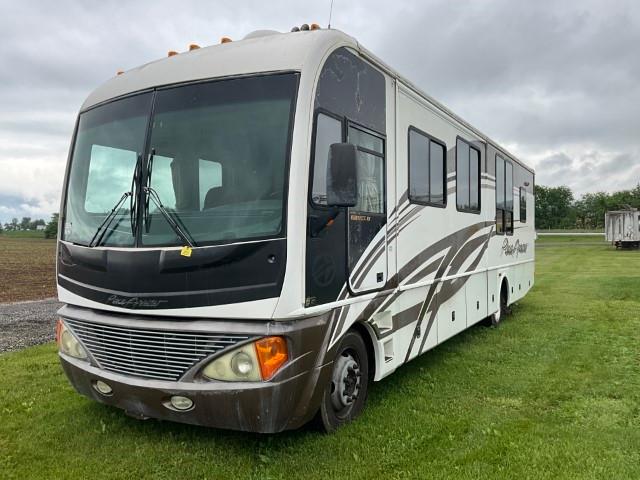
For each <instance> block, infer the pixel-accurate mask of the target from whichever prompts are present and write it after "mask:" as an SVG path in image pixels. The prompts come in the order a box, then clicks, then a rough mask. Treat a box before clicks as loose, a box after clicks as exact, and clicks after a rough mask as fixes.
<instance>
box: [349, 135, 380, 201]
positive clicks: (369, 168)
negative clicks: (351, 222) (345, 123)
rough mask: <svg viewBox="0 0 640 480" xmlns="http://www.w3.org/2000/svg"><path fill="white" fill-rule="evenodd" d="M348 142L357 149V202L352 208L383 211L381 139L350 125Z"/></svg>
mask: <svg viewBox="0 0 640 480" xmlns="http://www.w3.org/2000/svg"><path fill="white" fill-rule="evenodd" d="M349 143H352V144H354V145H355V146H356V147H357V149H358V150H357V156H356V169H357V171H356V174H357V179H358V203H357V204H356V205H355V206H354V207H353V208H352V210H353V211H356V212H362V213H384V157H383V152H384V145H383V140H382V139H381V138H380V137H376V136H374V135H371V134H369V133H366V132H363V131H362V130H359V129H357V128H354V127H350V128H349ZM368 150H371V152H370V151H368Z"/></svg>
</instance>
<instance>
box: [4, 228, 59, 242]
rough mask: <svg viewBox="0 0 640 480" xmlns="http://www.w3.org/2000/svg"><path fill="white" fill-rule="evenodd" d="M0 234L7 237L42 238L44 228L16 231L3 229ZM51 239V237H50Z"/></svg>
mask: <svg viewBox="0 0 640 480" xmlns="http://www.w3.org/2000/svg"><path fill="white" fill-rule="evenodd" d="M0 235H4V236H5V237H7V238H44V230H40V231H38V230H16V231H6V230H5V231H3V232H2V233H0ZM52 241H53V239H52Z"/></svg>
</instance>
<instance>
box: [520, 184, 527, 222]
mask: <svg viewBox="0 0 640 480" xmlns="http://www.w3.org/2000/svg"><path fill="white" fill-rule="evenodd" d="M520 221H521V222H522V223H526V221H527V190H526V189H525V188H524V187H520Z"/></svg>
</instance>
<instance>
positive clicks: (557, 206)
mask: <svg viewBox="0 0 640 480" xmlns="http://www.w3.org/2000/svg"><path fill="white" fill-rule="evenodd" d="M534 194H535V200H536V229H538V230H548V229H586V230H590V229H595V230H597V229H603V228H604V214H605V213H606V212H608V211H609V210H620V209H624V208H629V207H631V208H638V209H640V184H638V185H637V186H636V187H635V188H632V189H630V190H620V191H618V192H613V193H607V192H597V193H585V194H584V195H582V196H581V197H580V198H578V199H576V198H575V197H574V195H573V192H572V191H571V189H570V188H569V187H565V186H562V187H545V186H544V185H536V186H535V192H534ZM20 230H43V231H44V237H45V238H55V237H56V235H57V234H58V214H57V213H54V214H53V215H52V216H51V219H50V220H49V222H45V221H44V220H43V219H37V220H32V219H31V217H22V220H20V221H18V219H17V218H13V219H11V222H7V223H5V224H4V226H3V225H2V223H0V233H2V232H3V231H7V232H12V231H20Z"/></svg>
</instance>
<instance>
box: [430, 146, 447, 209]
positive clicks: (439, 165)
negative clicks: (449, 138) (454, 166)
mask: <svg viewBox="0 0 640 480" xmlns="http://www.w3.org/2000/svg"><path fill="white" fill-rule="evenodd" d="M445 158H446V156H445V154H444V146H442V145H440V144H439V143H436V142H434V141H433V140H431V141H430V142H429V169H430V173H429V188H430V190H431V191H430V192H429V194H430V196H431V203H439V204H441V205H444V204H445V198H446V197H445V192H444V190H445V177H444V175H445V170H446V169H445V168H444V165H445Z"/></svg>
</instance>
